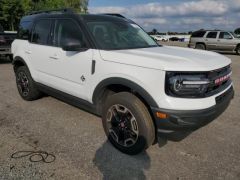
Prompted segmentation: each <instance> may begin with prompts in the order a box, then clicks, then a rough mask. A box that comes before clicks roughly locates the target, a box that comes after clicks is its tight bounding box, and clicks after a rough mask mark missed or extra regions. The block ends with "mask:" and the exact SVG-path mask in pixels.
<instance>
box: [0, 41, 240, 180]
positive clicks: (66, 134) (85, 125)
mask: <svg viewBox="0 0 240 180" xmlns="http://www.w3.org/2000/svg"><path fill="white" fill-rule="evenodd" d="M175 45H176V44H175ZM177 45H179V44H177ZM183 46H184V44H183ZM224 55H226V56H228V57H230V58H231V59H232V62H233V64H232V68H233V75H232V79H233V81H234V84H235V98H234V100H233V101H232V102H231V104H230V106H229V108H228V109H227V110H226V111H225V113H223V114H222V115H221V116H220V117H219V118H218V119H216V120H215V121H213V122H212V123H210V124H209V125H207V126H205V127H203V128H201V129H199V130H197V131H195V132H193V133H192V134H190V135H189V136H187V137H186V138H184V139H183V140H181V141H180V142H173V141H168V142H167V144H165V145H164V146H162V147H159V146H158V145H157V144H156V145H154V146H152V147H150V148H149V149H148V150H147V151H146V152H145V153H142V154H140V155H137V156H128V155H125V154H122V153H120V152H119V151H117V150H116V149H114V148H113V147H112V146H111V145H110V144H109V143H108V141H107V139H106V137H105V134H104V131H103V128H102V124H101V119H100V118H98V117H96V116H94V115H92V114H89V113H87V112H85V111H82V110H80V109H78V108H75V107H73V106H70V105H68V104H66V103H64V102H61V101H59V100H57V99H54V98H52V97H49V96H46V97H43V98H42V99H40V100H37V101H32V102H26V101H24V100H22V99H21V98H20V96H19V95H18V92H17V88H16V85H15V77H14V73H13V70H12V65H11V64H10V63H9V62H7V61H5V60H0V179H4V180H5V179H6V180H8V179H24V180H27V179H31V180H35V179H71V180H73V179H94V180H95V179H114V180H115V179H122V180H123V179H194V180H195V179H201V180H202V179H236V180H238V179H240V84H239V77H240V56H236V55H234V54H231V53H229V54H224ZM19 151H46V152H48V153H51V154H53V155H54V156H55V157H56V159H55V160H54V158H53V157H48V158H47V159H48V160H47V161H50V163H44V162H42V161H41V162H31V161H30V160H29V157H30V155H29V156H26V157H22V158H11V155H12V154H13V153H16V152H19ZM15 155H16V154H15ZM45 155H46V154H44V153H43V155H42V156H43V158H45ZM14 157H15V156H14ZM40 157H41V156H39V155H36V156H35V157H32V158H33V159H32V160H38V159H39V158H40ZM40 160H41V158H40ZM51 161H52V162H51Z"/></svg>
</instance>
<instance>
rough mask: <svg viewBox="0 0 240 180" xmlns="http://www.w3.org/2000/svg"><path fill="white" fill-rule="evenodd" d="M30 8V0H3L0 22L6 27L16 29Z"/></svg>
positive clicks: (0, 2)
mask: <svg viewBox="0 0 240 180" xmlns="http://www.w3.org/2000/svg"><path fill="white" fill-rule="evenodd" d="M30 9H31V8H30V0H11V1H8V0H1V1H0V23H1V24H2V26H3V27H4V29H10V30H15V29H16V27H17V26H18V23H19V21H20V19H21V17H22V16H23V15H24V14H25V12H27V11H29V10H30Z"/></svg>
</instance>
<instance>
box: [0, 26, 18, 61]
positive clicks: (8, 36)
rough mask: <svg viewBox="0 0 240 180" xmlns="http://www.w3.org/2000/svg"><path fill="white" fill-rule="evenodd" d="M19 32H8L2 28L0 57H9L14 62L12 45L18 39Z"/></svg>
mask: <svg viewBox="0 0 240 180" xmlns="http://www.w3.org/2000/svg"><path fill="white" fill-rule="evenodd" d="M16 36H17V32H12V31H9V32H6V31H3V28H2V27H1V26H0V56H5V57H8V58H9V59H10V60H11V61H12V53H11V44H12V42H13V40H14V39H15V38H16Z"/></svg>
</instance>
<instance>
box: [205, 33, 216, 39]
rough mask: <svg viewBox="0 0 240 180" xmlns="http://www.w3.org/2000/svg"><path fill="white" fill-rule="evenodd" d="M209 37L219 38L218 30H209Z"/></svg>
mask: <svg viewBox="0 0 240 180" xmlns="http://www.w3.org/2000/svg"><path fill="white" fill-rule="evenodd" d="M207 38H213V39H215V38H217V32H209V33H208V35H207Z"/></svg>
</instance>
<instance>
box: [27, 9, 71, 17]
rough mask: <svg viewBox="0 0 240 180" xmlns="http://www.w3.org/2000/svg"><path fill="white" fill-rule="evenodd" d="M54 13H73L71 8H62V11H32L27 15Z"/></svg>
mask: <svg viewBox="0 0 240 180" xmlns="http://www.w3.org/2000/svg"><path fill="white" fill-rule="evenodd" d="M54 12H61V13H74V11H73V9H71V8H62V9H51V10H43V11H32V12H29V13H28V15H34V14H41V13H54Z"/></svg>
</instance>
